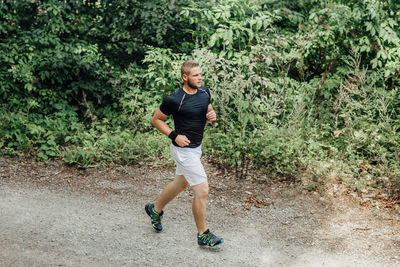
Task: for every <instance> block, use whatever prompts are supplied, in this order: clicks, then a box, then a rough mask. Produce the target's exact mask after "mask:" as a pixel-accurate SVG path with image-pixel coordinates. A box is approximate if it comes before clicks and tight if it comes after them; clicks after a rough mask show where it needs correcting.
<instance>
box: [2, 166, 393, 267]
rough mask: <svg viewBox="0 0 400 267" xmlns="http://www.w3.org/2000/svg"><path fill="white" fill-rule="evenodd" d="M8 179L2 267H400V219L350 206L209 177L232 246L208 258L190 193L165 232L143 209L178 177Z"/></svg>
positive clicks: (46, 171) (9, 169) (170, 210)
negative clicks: (157, 230)
mask: <svg viewBox="0 0 400 267" xmlns="http://www.w3.org/2000/svg"><path fill="white" fill-rule="evenodd" d="M0 175H1V176H0V266H212V265H225V266H400V252H399V251H400V232H399V226H400V216H399V215H398V214H395V213H393V212H389V211H384V210H376V209H370V208H368V209H366V208H364V207H361V206H359V205H358V204H356V203H353V202H351V201H350V200H348V199H337V198H335V199H330V198H328V197H323V196H322V197H321V196H320V195H316V194H312V193H308V192H307V193H304V192H301V191H298V190H295V189H291V188H285V187H281V186H275V185H268V186H267V187H263V186H258V185H255V184H252V183H251V182H243V183H240V184H238V183H237V182H236V181H232V183H231V186H227V188H225V189H224V187H222V186H219V183H218V182H217V180H216V179H217V178H213V176H212V175H210V183H211V185H212V184H213V182H214V184H215V185H216V186H212V187H211V195H210V197H209V200H208V207H209V208H208V214H207V217H208V219H207V221H208V226H209V227H210V229H212V231H213V232H215V233H216V234H217V235H220V236H222V237H224V239H225V243H224V244H223V245H222V246H221V248H220V249H219V250H207V249H201V248H199V247H198V245H197V243H196V228H195V224H194V221H193V218H192V214H191V199H192V193H191V191H190V190H187V191H185V192H183V193H182V194H181V195H179V196H178V197H177V198H176V199H175V200H173V201H172V202H171V203H170V204H169V205H168V206H167V208H166V209H165V216H164V220H163V226H164V231H163V232H162V233H155V232H154V231H153V230H152V228H151V226H150V223H149V219H148V217H147V215H146V214H145V212H144V205H145V203H146V202H148V201H152V200H154V199H155V198H156V196H157V195H158V193H159V192H160V190H161V187H162V186H163V185H165V184H166V183H168V181H169V180H170V179H171V178H172V177H173V171H172V170H169V169H165V170H160V169H158V170H157V169H151V168H140V169H139V168H132V167H112V168H111V167H110V168H107V169H103V170H92V171H84V173H82V171H80V170H77V169H74V168H67V167H65V166H64V165H63V164H62V163H54V164H50V165H46V164H42V163H36V162H30V161H15V160H13V159H10V158H0ZM221 179H222V178H221ZM225 182H226V181H225ZM225 184H226V183H225ZM217 185H218V186H217ZM240 189H243V190H240ZM236 190H238V192H240V193H237V194H236V193H235V192H236ZM251 196H254V198H253V200H254V199H261V198H263V201H264V203H266V204H265V205H262V206H261V207H260V208H257V207H256V205H255V204H254V205H253V204H252V203H251V202H249V199H250V200H251ZM246 201H247V206H246V205H243V203H245V202H246ZM254 203H256V202H255V201H254ZM244 207H247V209H245V208H244ZM249 207H250V209H248V208H249Z"/></svg>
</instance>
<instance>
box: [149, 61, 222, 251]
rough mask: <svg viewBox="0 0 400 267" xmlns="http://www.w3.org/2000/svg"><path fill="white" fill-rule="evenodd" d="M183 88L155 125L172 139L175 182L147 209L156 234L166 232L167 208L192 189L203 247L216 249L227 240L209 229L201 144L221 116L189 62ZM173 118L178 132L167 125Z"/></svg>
mask: <svg viewBox="0 0 400 267" xmlns="http://www.w3.org/2000/svg"><path fill="white" fill-rule="evenodd" d="M181 76H182V79H183V87H182V88H180V89H178V90H177V91H175V92H174V93H172V94H171V95H169V96H167V97H166V98H165V99H164V101H163V102H162V104H161V105H160V107H159V108H158V109H157V111H156V112H155V113H154V116H153V119H152V124H153V125H154V127H156V128H157V129H158V130H159V131H160V132H162V133H163V134H165V135H166V136H168V137H169V138H170V139H171V140H172V143H171V145H170V151H171V156H172V158H173V159H174V161H175V163H176V175H175V180H174V181H172V182H171V183H169V184H168V185H167V186H166V187H165V188H164V189H163V191H162V192H161V194H160V196H159V197H158V199H157V200H156V202H155V203H152V204H147V205H146V206H145V210H146V213H147V214H148V215H149V216H150V219H151V224H152V226H153V228H154V230H155V231H156V232H161V231H162V225H161V218H162V216H163V214H164V211H163V209H164V207H165V206H166V205H167V204H168V202H170V201H171V200H172V199H174V198H175V197H176V196H177V195H178V194H179V193H180V192H182V191H183V190H185V189H186V188H187V187H188V186H190V187H191V188H192V189H193V192H194V199H193V205H192V211H193V216H194V220H195V222H196V227H197V231H198V233H197V242H198V244H199V245H200V246H205V247H215V246H217V245H219V244H221V243H222V242H224V240H223V239H222V238H218V237H216V236H215V235H214V234H212V233H211V232H210V230H209V229H207V227H206V200H207V196H208V192H209V188H208V182H207V175H206V173H205V171H204V168H203V165H202V164H201V161H200V157H201V154H202V151H201V141H202V139H203V133H204V126H205V124H206V122H207V121H215V120H216V119H217V115H216V113H215V111H214V110H213V108H212V106H211V104H210V103H211V102H210V92H209V90H208V89H207V88H205V87H202V86H201V80H202V77H201V69H200V66H199V64H198V63H197V62H194V61H186V62H184V63H183V64H182V66H181ZM171 114H172V116H173V119H174V125H175V131H173V130H171V129H170V128H169V127H168V125H167V124H166V123H165V120H166V119H167V117H168V116H169V115H171Z"/></svg>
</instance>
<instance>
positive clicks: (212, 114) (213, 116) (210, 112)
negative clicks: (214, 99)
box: [206, 104, 217, 121]
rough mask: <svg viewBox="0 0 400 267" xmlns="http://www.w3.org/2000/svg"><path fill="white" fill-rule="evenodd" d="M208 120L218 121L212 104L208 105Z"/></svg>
mask: <svg viewBox="0 0 400 267" xmlns="http://www.w3.org/2000/svg"><path fill="white" fill-rule="evenodd" d="M206 117H207V120H208V121H216V120H217V114H216V113H215V111H214V109H213V107H212V106H211V104H209V105H208V107H207V114H206Z"/></svg>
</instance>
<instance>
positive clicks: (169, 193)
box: [154, 175, 189, 213]
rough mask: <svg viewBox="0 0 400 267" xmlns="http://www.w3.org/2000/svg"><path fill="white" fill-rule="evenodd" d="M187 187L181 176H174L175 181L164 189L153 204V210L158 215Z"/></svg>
mask: <svg viewBox="0 0 400 267" xmlns="http://www.w3.org/2000/svg"><path fill="white" fill-rule="evenodd" d="M188 186H189V183H188V182H187V181H186V179H185V177H184V176H183V175H176V176H175V179H174V180H173V181H172V182H170V183H169V184H168V185H167V186H166V187H164V189H163V191H162V192H161V194H160V196H159V197H158V199H157V200H156V202H155V203H154V209H155V210H156V211H157V212H159V213H160V212H161V211H162V210H163V209H164V207H165V205H167V204H168V203H169V202H170V201H171V200H173V199H174V198H175V197H176V196H177V195H178V194H179V193H180V192H182V191H183V190H185V189H186V188H187V187H188Z"/></svg>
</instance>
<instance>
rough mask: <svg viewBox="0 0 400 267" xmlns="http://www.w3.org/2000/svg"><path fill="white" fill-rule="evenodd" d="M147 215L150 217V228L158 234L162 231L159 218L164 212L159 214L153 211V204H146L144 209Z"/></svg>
mask: <svg viewBox="0 0 400 267" xmlns="http://www.w3.org/2000/svg"><path fill="white" fill-rule="evenodd" d="M144 209H145V211H146V213H147V215H149V216H150V221H151V226H153V229H154V230H155V231H156V232H157V233H159V232H161V231H162V225H161V218H162V216H163V214H164V211H161V213H158V212H157V211H156V210H155V209H154V203H152V204H146V206H145V207H144Z"/></svg>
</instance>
